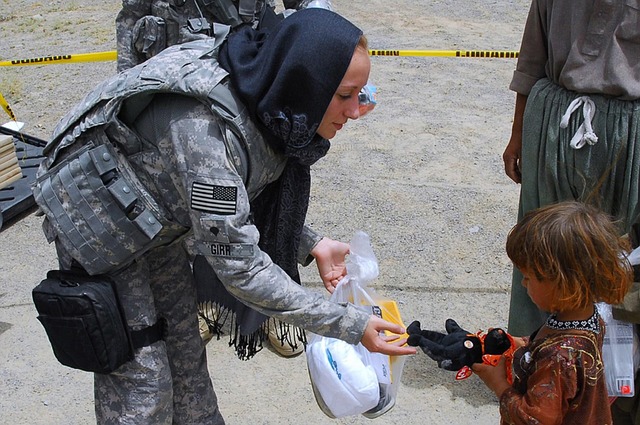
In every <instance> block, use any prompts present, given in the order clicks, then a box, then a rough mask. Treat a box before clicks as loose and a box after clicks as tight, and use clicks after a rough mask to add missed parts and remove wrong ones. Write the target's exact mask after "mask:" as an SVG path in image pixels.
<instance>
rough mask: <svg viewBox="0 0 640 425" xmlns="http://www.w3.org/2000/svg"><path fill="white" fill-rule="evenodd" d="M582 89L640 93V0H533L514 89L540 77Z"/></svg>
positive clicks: (626, 95)
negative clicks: (577, 0) (578, 0)
mask: <svg viewBox="0 0 640 425" xmlns="http://www.w3.org/2000/svg"><path fill="white" fill-rule="evenodd" d="M545 77H546V78H549V79H550V80H551V81H553V82H554V83H556V84H558V85H560V86H561V87H564V88H566V89H568V90H572V91H575V92H578V93H587V94H588V93H594V94H603V95H610V96H614V97H617V98H620V99H623V100H635V99H638V98H640V0H624V1H623V0H586V1H580V2H575V1H568V0H555V1H554V0H533V1H532V3H531V8H530V10H529V15H528V18H527V22H526V25H525V28H524V34H523V38H522V45H521V48H520V55H519V57H518V63H517V66H516V70H515V72H514V75H513V79H512V81H511V84H510V86H509V88H510V89H511V90H513V91H515V92H517V93H520V94H524V95H528V94H529V92H530V90H531V88H532V87H533V85H534V84H535V83H536V81H538V80H539V79H541V78H545Z"/></svg>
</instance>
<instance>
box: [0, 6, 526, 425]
mask: <svg viewBox="0 0 640 425" xmlns="http://www.w3.org/2000/svg"><path fill="white" fill-rule="evenodd" d="M332 3H333V6H334V9H335V10H336V11H337V12H339V13H341V14H342V15H343V16H345V17H346V18H347V19H350V20H351V21H352V22H354V23H355V24H357V25H358V26H360V27H361V28H362V29H363V31H364V32H365V34H366V35H367V37H368V39H369V43H370V48H371V49H385V50H387V49H388V50H508V51H513V50H517V49H518V48H519V45H520V37H521V34H522V28H523V25H524V21H525V18H526V14H527V10H528V6H529V2H528V1H527V0H487V1H483V2H463V1H455V0H429V1H427V0H397V1H395V2H389V1H386V0H367V1H353V0H349V1H347V0H333V2H332ZM119 8H120V2H118V1H115V0H112V1H109V2H96V1H93V0H75V1H61V0H53V1H47V2H45V1H38V0H0V61H5V60H15V59H28V58H34V57H43V56H47V55H65V54H77V53H92V52H100V51H111V50H115V26H114V19H115V16H116V14H117V12H118V10H119ZM514 67H515V60H514V59H487V58H456V57H435V56H425V57H417V56H389V57H379V56H375V57H372V73H371V82H372V83H374V84H375V85H376V86H377V87H378V101H379V104H378V106H377V107H376V109H375V110H374V111H373V112H372V113H371V114H369V115H368V116H366V117H365V118H363V119H362V120H359V121H355V122H352V123H350V124H349V125H347V126H346V127H345V129H344V130H343V131H341V132H340V133H339V134H338V136H337V137H336V138H335V139H333V141H332V144H333V145H332V149H331V150H330V152H329V154H328V156H327V157H326V158H324V159H323V160H321V161H320V162H319V163H318V164H317V165H316V166H315V167H314V170H313V178H314V183H313V193H312V201H311V205H310V213H309V224H311V225H312V226H313V227H314V228H316V229H317V230H319V231H321V232H323V233H324V234H326V235H327V236H330V237H332V238H335V239H341V240H345V241H348V240H349V239H350V238H351V236H352V235H353V234H354V232H355V231H357V230H363V231H365V232H367V233H368V234H369V235H370V236H371V241H372V245H373V248H374V251H375V253H376V255H377V257H378V260H379V264H380V276H379V278H378V279H377V281H376V282H374V287H375V290H376V291H377V292H379V293H381V294H384V295H387V296H389V297H391V298H393V299H395V300H397V301H398V302H399V305H400V309H401V313H402V316H403V318H404V321H405V322H406V323H407V324H408V323H410V322H411V321H413V320H420V321H421V322H422V324H423V328H429V329H437V330H442V329H443V327H444V321H445V320H446V319H447V318H449V317H451V318H454V319H456V320H457V321H458V322H459V323H460V324H461V325H462V326H463V327H465V328H467V329H469V330H477V329H486V328H487V327H490V326H493V327H497V326H506V320H507V312H508V300H509V288H510V273H511V265H510V263H509V260H508V258H507V256H506V255H505V254H504V240H505V236H506V233H507V231H508V230H509V229H510V227H511V226H512V225H513V223H514V221H515V217H516V211H517V200H518V186H516V185H515V184H514V183H512V182H511V181H510V180H509V179H508V178H507V177H506V176H505V175H504V172H503V169H502V160H501V154H502V150H503V148H504V146H505V145H506V143H507V140H508V137H509V134H510V128H511V117H512V114H513V105H514V99H515V95H514V93H512V92H510V91H509V90H508V85H509V81H510V78H511V75H512V72H513V69H514ZM114 72H115V62H94V63H85V64H66V65H48V66H28V67H27V66H24V67H0V93H2V95H4V97H5V99H6V100H7V101H8V102H9V104H10V105H11V107H12V110H13V112H14V113H15V115H16V117H17V118H18V120H19V121H23V122H25V123H26V126H25V127H24V129H23V131H24V132H25V133H27V134H31V135H33V136H37V137H40V138H44V139H47V138H48V137H49V136H50V134H51V132H52V130H53V128H54V126H55V125H56V123H57V121H58V120H59V119H60V118H61V116H62V115H63V114H64V113H66V111H68V110H69V109H70V108H71V107H72V106H73V105H74V104H75V103H77V102H78V101H79V100H80V99H81V98H82V97H83V95H84V94H85V93H86V92H87V91H88V90H89V89H91V88H92V87H93V86H94V85H96V84H97V83H98V82H100V81H101V80H103V79H105V78H106V77H108V76H110V75H112V74H113V73H114ZM2 114H3V112H0V115H2ZM5 121H8V117H6V116H5V117H0V122H5ZM40 221H41V220H40V218H39V217H36V216H34V215H33V214H32V215H29V216H27V217H26V218H24V219H22V220H20V221H18V222H15V223H11V224H10V225H9V226H7V225H5V227H4V228H3V229H2V232H0V250H1V251H0V422H2V423H6V424H47V425H52V424H65V425H66V424H88V423H92V422H95V418H94V415H93V398H92V391H93V388H92V375H91V374H88V373H85V372H81V371H77V370H73V369H69V368H66V367H64V366H61V365H60V364H58V363H57V361H56V360H55V358H54V357H53V354H52V352H51V349H50V346H49V345H48V341H47V340H46V336H45V334H44V331H43V329H42V327H41V325H40V324H39V322H38V321H37V320H36V312H35V308H34V307H33V305H32V303H31V289H32V288H33V287H34V286H35V285H36V284H37V283H38V282H39V281H40V279H41V278H43V277H44V275H45V273H46V271H47V270H49V269H51V268H55V266H56V261H55V256H54V253H53V250H52V247H51V246H49V245H47V243H46V241H45V239H44V237H43V235H42V232H41V230H40ZM303 277H304V282H303V284H304V285H305V286H308V287H309V288H312V290H320V289H319V287H320V286H321V285H320V283H319V280H318V278H317V277H316V273H315V270H314V266H312V267H311V268H309V269H308V270H305V271H304V275H303ZM226 342H227V341H226V339H224V338H223V339H221V340H220V341H213V342H211V343H210V344H209V345H208V346H207V347H208V348H207V349H208V356H209V368H210V372H211V376H212V379H213V382H214V387H215V388H216V392H217V394H218V397H219V403H220V407H221V410H222V413H223V414H224V416H225V418H226V420H227V423H228V424H230V425H236V424H239V425H241V424H248V423H251V424H283V425H286V424H298V423H309V424H324V423H327V424H330V423H339V424H360V423H363V424H364V423H370V422H371V420H369V419H365V418H363V417H360V416H356V417H350V418H344V419H340V420H331V419H329V418H327V417H326V416H325V415H324V414H323V413H322V412H321V411H320V409H319V408H318V407H317V405H316V403H315V401H314V398H313V394H312V392H311V386H310V384H309V378H308V373H307V369H306V360H305V356H304V355H301V356H299V357H297V358H293V359H283V358H280V357H278V356H277V355H276V354H274V353H273V352H272V351H271V350H269V349H265V350H263V351H262V352H260V353H259V354H258V355H257V356H256V357H255V358H254V359H252V360H251V361H248V362H243V361H240V360H238V359H237V358H235V357H234V354H233V352H232V350H231V349H229V348H228V347H227V343H226ZM498 421H499V414H498V405H497V401H496V398H495V396H494V395H493V394H492V393H491V392H490V391H488V390H487V389H486V388H485V387H484V386H483V384H482V383H481V382H480V380H479V379H477V377H475V376H472V377H471V378H470V379H468V380H466V381H461V382H457V381H455V380H454V377H453V373H452V372H447V371H443V370H439V369H438V368H437V367H436V365H435V363H434V362H432V361H431V360H430V359H429V358H428V357H426V356H425V355H424V354H422V353H418V354H417V355H415V356H412V357H410V358H408V359H407V361H406V363H405V368H404V373H403V376H402V380H401V385H400V389H399V393H398V399H397V403H396V406H395V407H394V408H393V409H392V410H391V411H390V412H389V413H387V414H385V415H383V416H382V417H380V418H378V419H375V420H373V423H378V424H399V423H404V424H425V423H427V424H442V423H456V424H480V425H483V424H497V423H498Z"/></svg>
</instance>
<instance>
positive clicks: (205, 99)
mask: <svg viewBox="0 0 640 425" xmlns="http://www.w3.org/2000/svg"><path fill="white" fill-rule="evenodd" d="M224 36H225V34H220V35H219V36H218V37H216V38H212V39H207V40H201V41H195V42H191V43H187V44H183V45H180V46H174V47H171V48H169V49H166V50H165V51H163V52H162V53H161V54H159V55H157V56H155V57H154V58H152V59H150V60H149V61H147V62H145V63H143V64H141V65H139V66H136V67H134V68H131V69H130V70H128V71H126V72H123V73H120V74H118V75H116V76H114V77H113V78H111V79H110V80H107V81H105V82H104V83H102V84H101V85H100V86H98V87H97V88H96V89H95V90H94V91H92V92H91V93H90V94H89V95H88V96H87V97H86V98H85V100H84V101H83V102H81V103H80V104H79V105H78V106H77V107H76V108H75V109H74V110H72V111H71V112H70V113H69V114H68V115H67V116H66V117H64V118H63V119H62V120H61V121H60V123H59V124H58V126H57V128H56V130H55V131H54V136H53V140H52V142H51V143H50V144H49V145H48V146H47V147H46V148H45V154H46V155H47V158H46V159H45V161H44V162H43V164H42V166H41V169H40V171H39V173H38V174H39V176H38V179H37V184H36V187H34V195H35V198H36V201H37V202H38V204H39V205H40V206H41V208H42V209H43V211H45V213H46V215H47V220H46V222H45V232H46V233H47V236H48V239H49V240H50V241H52V240H57V242H58V243H59V244H61V245H62V246H63V247H64V248H65V250H66V251H67V252H69V253H70V256H71V257H73V258H74V259H75V260H77V261H78V262H79V263H80V264H82V265H83V266H84V267H85V268H87V269H88V270H89V271H90V272H92V273H102V272H107V273H108V272H109V271H110V270H111V269H116V268H118V267H121V266H122V264H125V263H126V262H127V261H132V260H133V259H134V258H136V256H139V255H141V254H142V253H144V252H148V251H149V250H150V249H153V247H155V246H157V245H164V244H167V243H169V242H171V241H174V240H176V239H177V238H179V237H181V238H183V240H184V244H185V246H186V247H187V249H188V250H189V251H190V252H191V253H192V254H201V255H204V256H205V257H206V258H207V261H208V262H209V264H210V265H211V266H212V267H213V269H214V270H215V272H216V275H217V276H218V277H219V278H220V280H221V281H222V282H223V283H224V284H225V287H226V288H227V289H228V290H229V291H230V292H231V293H232V294H233V295H235V296H236V297H237V298H239V299H241V300H242V301H243V302H244V303H245V304H247V305H248V306H250V307H252V308H254V309H255V310H257V311H260V312H261V313H263V314H266V315H269V316H273V317H276V318H279V319H281V320H285V321H287V322H289V323H292V324H294V325H297V326H300V327H302V328H305V329H307V330H310V331H312V332H316V333H319V334H322V335H326V336H332V337H337V338H340V339H343V340H345V341H347V342H350V343H355V342H358V341H359V340H360V339H361V337H362V335H363V332H364V329H365V327H366V323H367V321H368V318H369V314H368V313H366V312H363V311H361V310H359V309H357V308H355V307H353V306H352V305H340V304H336V303H332V302H328V301H327V300H326V299H325V298H324V297H323V296H321V295H319V294H314V293H311V292H309V291H307V290H305V289H304V288H302V287H301V286H300V285H298V284H296V283H295V282H293V281H292V280H291V279H290V278H289V277H288V276H287V275H286V273H285V272H284V271H283V270H282V269H280V268H279V267H277V266H276V265H275V264H273V263H272V261H271V259H270V258H269V257H268V256H267V255H266V254H265V253H264V252H262V251H261V250H260V249H259V247H258V240H259V233H258V231H257V229H256V228H255V226H253V225H252V224H251V219H250V206H249V201H250V199H252V198H253V197H254V196H256V195H257V194H259V193H260V191H261V190H262V189H263V188H264V186H265V185H267V184H268V183H270V182H272V181H274V180H276V179H277V178H278V177H279V175H280V173H281V171H282V169H283V167H284V165H285V163H286V158H285V157H283V156H282V155H280V154H278V153H276V152H274V151H273V150H271V149H270V148H269V146H268V145H267V144H266V143H265V142H264V140H263V138H262V137H261V135H260V133H259V131H258V130H257V128H256V127H255V125H254V124H253V123H252V121H251V120H250V119H249V117H248V115H247V110H246V108H245V107H244V106H243V105H242V104H241V103H239V102H238V101H237V99H236V97H235V95H234V94H233V93H232V92H231V90H230V89H229V87H228V85H227V80H228V78H227V72H226V71H225V70H223V69H222V68H221V67H220V66H219V65H218V63H217V61H216V57H217V48H218V46H219V44H220V43H221V41H222V40H223V39H224ZM112 159H115V161H111V160H112ZM111 162H115V164H114V165H105V164H110V163H111ZM113 173H116V174H117V175H118V176H119V177H116V178H113V177H112V175H113ZM77 176H80V177H77ZM96 176H97V177H96ZM74 179H75V180H76V181H74V182H72V183H73V184H69V183H68V182H69V180H74ZM123 182H124V183H123ZM70 187H72V189H70ZM123 192H126V194H127V196H123V195H122V193H123ZM132 194H133V195H132ZM134 195H135V196H134ZM114 198H115V201H114V200H113V199H114ZM121 198H122V199H121ZM132 199H133V200H132ZM114 205H115V206H114ZM114 216H117V219H114V218H113V217H114ZM141 217H142V218H141ZM301 239H302V240H301V248H300V251H299V252H300V255H299V261H300V262H302V263H308V261H309V257H308V254H309V251H310V249H311V248H312V247H313V246H314V245H315V243H317V241H318V240H319V239H320V236H319V235H317V234H316V233H314V232H312V231H311V230H310V229H308V228H307V229H305V232H304V234H303V235H302V238H301ZM78 241H79V242H78ZM87 241H88V242H87ZM61 262H63V261H61ZM91 267H93V269H91Z"/></svg>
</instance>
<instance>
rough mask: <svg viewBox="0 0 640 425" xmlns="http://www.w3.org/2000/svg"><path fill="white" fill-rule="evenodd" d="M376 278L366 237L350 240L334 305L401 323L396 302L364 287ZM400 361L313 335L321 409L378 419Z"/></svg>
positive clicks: (311, 357) (391, 394) (310, 356)
mask: <svg viewBox="0 0 640 425" xmlns="http://www.w3.org/2000/svg"><path fill="white" fill-rule="evenodd" d="M377 277H378V262H377V260H376V257H375V254H374V253H373V249H372V248H371V244H370V241H369V236H368V235H367V234H366V233H364V232H356V234H355V235H354V237H353V239H352V240H351V247H350V254H349V258H348V260H347V275H346V276H345V278H344V279H342V281H341V282H340V283H339V284H338V286H337V287H336V290H335V291H334V293H333V294H332V295H331V300H332V301H335V302H350V303H352V304H354V305H356V306H359V307H360V308H362V309H363V310H366V311H368V312H372V313H373V314H376V315H378V316H380V317H382V318H383V319H385V320H387V321H389V322H393V323H397V324H400V325H401V326H403V327H404V325H403V324H402V319H401V317H400V313H399V311H398V308H397V304H396V302H395V301H393V300H390V299H387V298H384V297H380V296H378V294H376V293H375V292H374V291H373V290H372V289H371V288H369V287H368V286H367V284H368V283H370V282H371V281H373V280H375V279H376V278H377ZM404 362H405V358H404V356H387V355H384V354H381V353H371V352H369V351H368V350H367V349H366V348H365V347H364V346H363V345H362V344H360V343H358V344H356V345H352V344H348V343H346V342H344V341H340V340H337V339H335V338H328V337H323V336H319V335H312V336H311V338H310V341H309V344H308V346H307V366H308V368H309V376H310V377H311V385H312V388H313V392H314V395H315V397H316V401H317V403H318V406H319V407H320V409H321V410H322V411H323V412H324V413H325V414H326V415H327V416H329V417H331V418H340V417H344V416H350V415H357V414H362V415H364V416H365V417H367V418H376V417H378V416H380V415H382V414H384V413H386V412H388V411H389V410H390V409H391V408H392V407H393V406H394V405H395V401H396V396H397V393H398V387H399V385H400V379H401V377H402V370H403V368H404Z"/></svg>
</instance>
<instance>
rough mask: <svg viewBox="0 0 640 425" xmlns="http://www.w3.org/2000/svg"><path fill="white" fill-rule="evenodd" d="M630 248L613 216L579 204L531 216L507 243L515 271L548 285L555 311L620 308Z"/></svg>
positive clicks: (628, 275) (542, 210) (558, 206)
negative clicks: (600, 305) (594, 305)
mask: <svg viewBox="0 0 640 425" xmlns="http://www.w3.org/2000/svg"><path fill="white" fill-rule="evenodd" d="M628 248H629V247H628V244H627V243H626V240H625V239H623V238H621V237H619V235H618V229H617V228H616V226H615V224H614V223H613V221H612V220H611V217H610V216H609V215H607V214H606V213H604V212H602V211H600V210H598V209H596V208H595V207H592V206H590V205H587V204H584V203H581V202H576V201H568V202H561V203H558V204H554V205H549V206H546V207H543V208H539V209H537V210H534V211H530V212H529V213H527V214H526V215H525V216H524V218H523V219H522V220H521V221H520V222H519V223H518V224H516V225H515V226H514V227H513V229H512V230H511V232H509V236H508V237H507V244H506V249H507V255H508V256H509V258H510V259H511V261H513V263H514V264H515V266H516V267H518V268H519V269H520V270H523V271H527V272H530V273H535V275H536V277H537V278H538V280H540V281H542V282H548V283H549V285H550V290H552V291H553V293H554V295H555V298H556V301H555V303H554V304H553V308H554V311H562V310H568V309H579V308H583V307H587V306H588V305H589V304H590V303H593V302H598V301H604V302H607V303H609V304H617V303H620V302H621V301H622V299H623V298H624V296H625V294H626V293H627V291H628V290H629V286H630V285H631V283H632V280H633V271H632V268H631V265H630V264H629V262H628V261H627V259H626V257H624V256H623V255H622V254H623V253H624V252H625V251H627V250H628Z"/></svg>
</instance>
